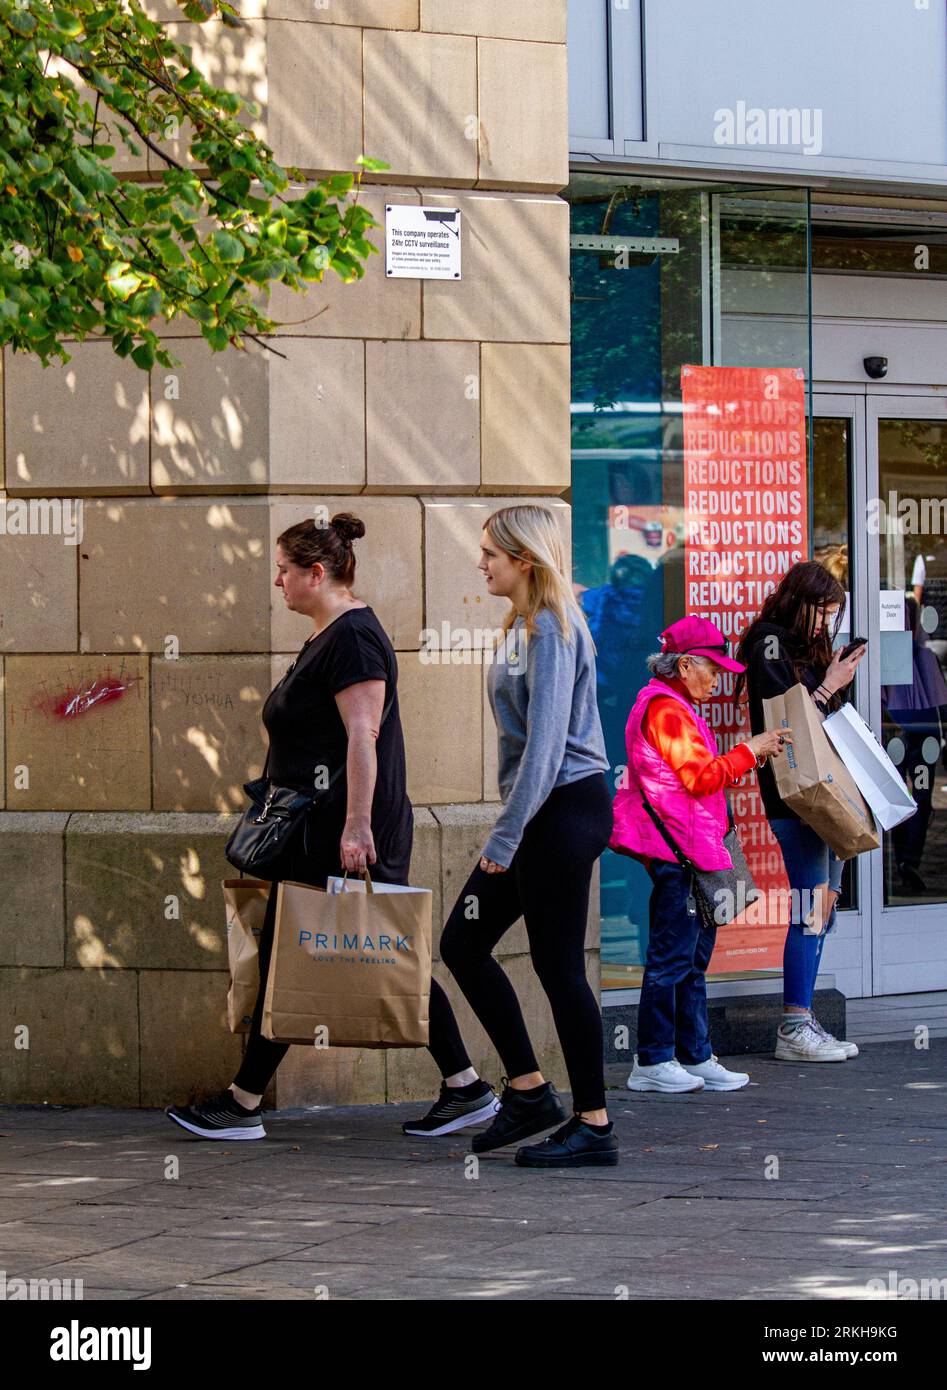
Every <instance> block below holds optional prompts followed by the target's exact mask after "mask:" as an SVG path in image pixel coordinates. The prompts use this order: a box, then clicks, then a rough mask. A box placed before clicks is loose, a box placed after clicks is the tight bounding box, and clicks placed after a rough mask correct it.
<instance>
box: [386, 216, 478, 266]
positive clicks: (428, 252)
mask: <svg viewBox="0 0 947 1390" xmlns="http://www.w3.org/2000/svg"><path fill="white" fill-rule="evenodd" d="M385 256H386V273H387V274H388V276H389V277H390V278H391V279H398V278H399V277H400V278H402V279H415V280H459V279H460V208H426V207H417V206H414V205H408V206H399V205H397V204H389V205H388V206H387V207H386V208H385Z"/></svg>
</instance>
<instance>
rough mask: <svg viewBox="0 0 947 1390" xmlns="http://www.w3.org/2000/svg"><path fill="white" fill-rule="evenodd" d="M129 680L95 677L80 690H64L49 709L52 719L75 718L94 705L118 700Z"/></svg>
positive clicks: (113, 677)
mask: <svg viewBox="0 0 947 1390" xmlns="http://www.w3.org/2000/svg"><path fill="white" fill-rule="evenodd" d="M130 684H131V682H130V681H122V680H119V678H118V677H117V676H105V677H104V678H103V677H98V676H97V677H96V679H95V680H94V681H93V682H92V683H91V685H87V686H84V687H83V688H82V689H81V690H66V691H64V692H63V694H62V695H60V697H59V699H58V700H56V702H55V704H54V706H53V709H52V710H51V714H52V717H53V718H54V719H76V718H77V717H78V716H79V715H80V714H85V713H86V712H87V711H88V710H90V709H92V708H93V707H94V706H95V705H104V704H105V703H106V702H107V701H109V700H118V699H120V698H121V696H122V695H124V694H125V691H126V690H127V689H128V687H129V685H130Z"/></svg>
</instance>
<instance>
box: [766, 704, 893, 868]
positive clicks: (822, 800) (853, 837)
mask: <svg viewBox="0 0 947 1390" xmlns="http://www.w3.org/2000/svg"><path fill="white" fill-rule="evenodd" d="M763 719H764V723H765V725H766V728H767V730H772V729H786V728H789V729H792V737H793V741H792V743H787V744H786V747H785V748H784V749H783V751H782V752H781V753H780V754H779V755H778V756H777V757H775V758H773V760H772V765H773V772H774V773H775V776H776V788H777V790H778V792H779V794H780V796H781V797H782V799H783V800H784V801H785V803H786V805H787V806H789V807H790V808H791V809H792V810H793V811H795V812H796V815H797V816H798V817H799V819H800V820H802V821H805V823H806V825H808V826H811V827H812V829H813V830H814V831H815V832H816V834H818V835H821V836H822V839H823V840H825V842H826V844H827V845H828V846H829V847H830V848H831V849H833V850H834V851H835V853H836V854H837V855H838V857H839V859H851V858H852V857H853V856H854V855H856V854H863V853H864V852H865V850H869V849H877V848H878V845H879V843H880V842H879V839H878V831H877V829H876V828H875V822H874V817H873V816H872V814H871V811H870V809H869V807H868V803H867V802H866V801H865V798H864V797H863V796H862V794H861V792H860V791H859V790H858V788H857V787H856V785H855V782H854V779H853V778H852V775H851V773H850V772H849V770H848V768H847V767H846V766H845V764H844V763H843V762H842V760H841V758H840V757H839V755H838V753H836V751H835V749H834V748H833V747H832V745H831V743H830V742H829V739H828V737H827V735H826V732H825V730H824V729H823V727H822V715H821V714H820V712H819V711H818V710H817V709H816V707H815V705H814V704H813V702H812V697H811V695H810V694H809V691H808V690H807V689H806V687H805V686H804V685H803V684H802V683H801V682H799V684H797V685H794V686H792V687H791V688H790V689H789V690H786V691H784V693H783V694H782V695H774V696H773V697H772V698H771V699H768V700H764V701H763Z"/></svg>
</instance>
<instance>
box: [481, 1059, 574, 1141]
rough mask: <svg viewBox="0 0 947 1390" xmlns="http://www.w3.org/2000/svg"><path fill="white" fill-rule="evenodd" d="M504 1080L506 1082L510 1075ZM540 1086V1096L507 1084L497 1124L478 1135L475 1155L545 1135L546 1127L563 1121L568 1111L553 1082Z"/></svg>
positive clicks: (501, 1100) (497, 1115)
mask: <svg viewBox="0 0 947 1390" xmlns="http://www.w3.org/2000/svg"><path fill="white" fill-rule="evenodd" d="M503 1080H504V1081H506V1077H504V1078H503ZM536 1089H537V1090H538V1091H539V1094H538V1095H527V1094H524V1092H523V1091H514V1090H513V1088H512V1086H509V1085H505V1086H504V1088H503V1095H502V1096H501V1097H500V1108H499V1110H498V1111H497V1113H496V1118H495V1119H494V1121H493V1124H492V1125H491V1126H490V1128H489V1129H487V1130H484V1132H483V1134H478V1135H476V1136H475V1138H474V1141H473V1143H472V1145H471V1148H472V1149H473V1152H474V1153H475V1154H485V1153H489V1152H490V1151H491V1149H502V1147H503V1145H504V1144H515V1143H516V1142H517V1140H518V1139H529V1138H530V1137H531V1135H533V1134H541V1133H542V1132H543V1130H544V1129H552V1127H553V1125H558V1124H561V1123H562V1121H563V1120H564V1119H565V1118H566V1112H565V1111H564V1110H563V1108H562V1102H561V1101H560V1099H559V1096H558V1093H557V1091H556V1088H555V1086H554V1085H553V1084H552V1082H551V1081H547V1082H545V1083H544V1084H543V1086H542V1087H541V1088H539V1087H537V1088H536Z"/></svg>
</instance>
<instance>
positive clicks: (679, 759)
mask: <svg viewBox="0 0 947 1390" xmlns="http://www.w3.org/2000/svg"><path fill="white" fill-rule="evenodd" d="M644 735H645V738H646V739H647V740H648V742H649V743H650V744H651V747H652V748H655V749H656V750H657V751H658V752H659V753H660V754H661V757H662V758H663V759H664V761H665V762H666V763H667V764H668V766H669V767H671V768H673V770H674V771H675V772H676V773H677V775H678V777H680V779H681V781H682V782H683V784H684V786H685V787H686V788H687V790H688V791H689V792H690V793H691V794H692V795H693V796H709V795H710V794H711V793H712V792H717V791H722V790H723V788H724V787H729V786H730V785H731V783H733V782H738V781H739V780H740V778H741V777H743V776H744V775H745V774H746V773H747V772H749V770H750V768H751V767H755V766H756V755H755V754H754V753H753V751H752V750H751V748H750V747H749V745H748V744H746V743H738V744H737V745H736V747H735V748H733V749H731V751H730V752H729V753H721V754H719V755H718V756H717V757H716V758H715V757H714V756H713V754H712V753H711V752H710V750H709V748H708V747H707V746H706V744H705V743H704V740H703V739H702V738H701V736H700V732H699V730H698V728H697V724H696V722H695V720H694V719H693V718H692V716H691V714H690V713H689V711H688V710H686V709H685V708H684V707H683V705H682V704H681V703H680V702H679V701H678V700H675V699H673V698H671V697H668V698H664V697H663V696H659V697H658V698H657V699H655V700H652V701H651V704H650V706H649V707H648V716H647V720H646V722H645V728H644Z"/></svg>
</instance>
